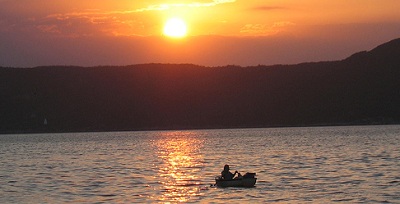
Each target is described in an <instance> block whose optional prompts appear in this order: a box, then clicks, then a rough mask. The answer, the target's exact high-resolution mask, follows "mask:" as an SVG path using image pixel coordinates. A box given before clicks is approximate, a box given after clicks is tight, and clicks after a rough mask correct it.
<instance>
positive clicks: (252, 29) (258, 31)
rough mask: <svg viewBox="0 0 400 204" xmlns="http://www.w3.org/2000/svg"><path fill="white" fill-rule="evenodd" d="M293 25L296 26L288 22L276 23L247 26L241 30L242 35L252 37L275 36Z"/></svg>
mask: <svg viewBox="0 0 400 204" xmlns="http://www.w3.org/2000/svg"><path fill="white" fill-rule="evenodd" d="M292 25H294V23H292V22H288V21H282V22H275V23H274V24H273V25H267V24H246V25H244V26H243V27H242V28H241V29H240V33H241V34H242V35H251V36H254V35H256V36H267V35H274V34H277V33H279V32H281V31H283V30H284V28H285V27H288V26H292Z"/></svg>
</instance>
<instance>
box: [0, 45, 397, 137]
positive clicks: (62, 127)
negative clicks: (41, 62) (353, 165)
mask: <svg viewBox="0 0 400 204" xmlns="http://www.w3.org/2000/svg"><path fill="white" fill-rule="evenodd" d="M398 56H400V39H395V40H392V41H390V42H387V43H385V44H382V45H380V46H378V47H376V48H375V49H373V50H371V51H364V52H359V53H356V54H354V55H352V56H350V57H348V58H346V59H344V60H340V61H331V62H314V63H302V64H297V65H273V66H261V65H259V66H253V67H239V66H225V67H203V66H197V65H191V64H143V65H131V66H124V67H121V66H119V67H112V66H102V67H68V66H51V67H50V66H49V67H35V68H0V98H1V99H0V115H1V118H0V132H2V133H18V132H71V131H117V130H154V129H192V128H244V127H281V126H315V125H354V124H393V123H399V122H400V106H399V104H400V92H399V90H400V80H398V79H399V78H400V58H399V57H398Z"/></svg>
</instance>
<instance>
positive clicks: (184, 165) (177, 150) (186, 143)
mask: <svg viewBox="0 0 400 204" xmlns="http://www.w3.org/2000/svg"><path fill="white" fill-rule="evenodd" d="M194 135H195V133H193V132H190V131H184V132H183V131H182V132H181V131H177V132H162V133H161V137H160V138H162V139H159V140H157V141H156V144H155V145H156V147H157V156H158V157H160V158H161V159H162V164H161V165H160V166H159V177H160V182H161V185H162V186H163V190H162V194H161V195H159V196H160V197H159V198H158V200H160V201H174V202H187V201H189V200H190V198H193V197H195V196H199V195H200V194H201V192H200V189H199V188H198V187H197V186H199V185H200V183H201V181H200V178H199V177H198V176H197V175H199V172H200V171H201V167H202V165H203V163H204V161H203V160H204V158H203V155H202V154H201V148H202V146H203V143H204V141H203V140H201V139H198V138H196V137H194Z"/></svg>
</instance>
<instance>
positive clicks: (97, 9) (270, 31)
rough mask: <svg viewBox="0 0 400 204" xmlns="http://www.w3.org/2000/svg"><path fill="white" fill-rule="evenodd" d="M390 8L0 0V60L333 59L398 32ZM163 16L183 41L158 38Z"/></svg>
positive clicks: (253, 1)
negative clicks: (178, 26) (182, 24)
mask: <svg viewBox="0 0 400 204" xmlns="http://www.w3.org/2000/svg"><path fill="white" fill-rule="evenodd" d="M399 10H400V1H399V0H384V1H382V0H335V1H321V0H303V1H298V0H279V1H278V0H266V1H258V0H246V1H244V0H197V1H190V0H185V1H183V0H180V1H179V0H167V1H161V0H149V1H138V0H135V1H133V0H118V1H115V0H68V1H54V0H19V1H16V0H0V37H1V39H2V41H3V43H0V66H38V65H50V64H73V65H83V66H94V65H102V64H115V65H124V64H136V63H150V62H161V63H195V64H201V65H211V66H214V65H226V64H238V65H252V64H253V65H257V64H276V63H299V62H303V61H320V60H334V59H341V58H344V57H347V56H348V55H349V54H352V53H354V52H357V51H361V50H368V49H372V48H373V47H375V46H377V45H378V44H381V43H384V42H386V41H389V40H391V39H393V38H398V37H400V12H398V11H399ZM171 17H180V18H182V19H183V20H184V21H186V23H187V26H188V36H187V37H186V38H185V39H180V40H176V39H175V40H171V39H166V37H165V36H163V34H162V30H163V26H164V24H165V22H166V21H167V19H168V18H171ZM1 44H2V45H1ZM85 56H86V58H85Z"/></svg>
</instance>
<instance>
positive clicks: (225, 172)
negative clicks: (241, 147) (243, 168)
mask: <svg viewBox="0 0 400 204" xmlns="http://www.w3.org/2000/svg"><path fill="white" fill-rule="evenodd" d="M236 174H238V177H236V178H240V177H242V175H241V174H240V173H239V172H238V171H235V173H234V174H232V173H231V172H230V171H229V165H227V164H226V165H225V166H224V170H223V171H221V178H222V179H223V180H232V179H233V178H234V177H235V175H236ZM236 178H235V179H236Z"/></svg>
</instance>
